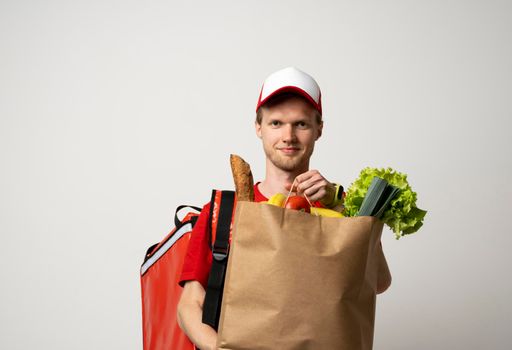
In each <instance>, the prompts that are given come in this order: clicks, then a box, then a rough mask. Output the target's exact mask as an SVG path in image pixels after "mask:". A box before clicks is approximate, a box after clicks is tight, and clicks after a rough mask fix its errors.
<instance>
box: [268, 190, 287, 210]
mask: <svg viewBox="0 0 512 350" xmlns="http://www.w3.org/2000/svg"><path fill="white" fill-rule="evenodd" d="M285 201H286V196H285V195H284V194H282V193H276V194H275V195H273V196H272V197H270V198H269V199H268V204H272V205H275V206H277V207H281V208H282V207H283V206H284V202H285Z"/></svg>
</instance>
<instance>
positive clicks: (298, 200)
mask: <svg viewBox="0 0 512 350" xmlns="http://www.w3.org/2000/svg"><path fill="white" fill-rule="evenodd" d="M284 207H285V208H287V209H295V210H300V211H304V212H306V213H309V212H310V209H309V207H310V205H309V202H308V200H307V199H306V198H304V197H302V196H291V197H290V198H288V201H287V202H286V205H285V206H284Z"/></svg>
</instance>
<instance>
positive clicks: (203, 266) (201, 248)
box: [179, 184, 268, 289]
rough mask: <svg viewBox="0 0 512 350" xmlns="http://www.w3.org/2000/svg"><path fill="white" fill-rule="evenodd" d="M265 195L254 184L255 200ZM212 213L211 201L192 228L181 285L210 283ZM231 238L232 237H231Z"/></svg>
mask: <svg viewBox="0 0 512 350" xmlns="http://www.w3.org/2000/svg"><path fill="white" fill-rule="evenodd" d="M267 200H268V198H267V197H265V196H264V195H263V194H262V193H261V192H260V190H259V189H258V184H255V185H254V201H255V202H264V201H267ZM209 214H210V203H209V202H208V204H206V205H205V206H204V207H203V209H202V210H201V214H200V215H199V218H198V219H197V222H196V225H195V226H194V228H193V230H192V234H191V236H190V242H189V244H188V251H187V256H186V257H185V261H184V262H183V270H182V271H181V277H180V282H179V283H180V285H181V286H183V285H184V284H185V282H187V281H198V282H200V283H201V284H202V285H203V287H204V289H206V287H207V285H208V275H209V274H210V269H211V267H212V259H213V257H212V250H211V247H210V238H209V237H210V232H209V231H210V230H209V227H208V216H209ZM230 240H231V237H230Z"/></svg>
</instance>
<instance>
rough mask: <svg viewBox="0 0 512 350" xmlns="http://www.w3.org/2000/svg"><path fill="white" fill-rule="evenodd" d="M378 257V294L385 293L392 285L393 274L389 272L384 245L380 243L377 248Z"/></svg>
mask: <svg viewBox="0 0 512 350" xmlns="http://www.w3.org/2000/svg"><path fill="white" fill-rule="evenodd" d="M377 255H378V259H379V275H378V277H377V294H380V293H384V292H385V291H386V290H387V289H388V288H389V286H390V285H391V272H390V271H389V266H388V262H387V261H386V257H385V256H384V251H383V250H382V243H380V242H379V246H378V247H377Z"/></svg>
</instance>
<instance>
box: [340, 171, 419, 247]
mask: <svg viewBox="0 0 512 350" xmlns="http://www.w3.org/2000/svg"><path fill="white" fill-rule="evenodd" d="M375 176H378V177H380V178H381V179H384V180H386V181H387V182H388V183H389V184H390V185H393V186H395V187H398V188H399V189H400V192H399V193H398V195H396V197H394V198H393V199H392V200H391V202H390V204H389V206H388V207H387V209H386V210H385V211H384V213H383V214H382V216H381V220H382V221H383V222H384V223H385V224H386V225H388V226H389V227H390V228H391V230H393V232H394V233H395V237H396V239H399V238H400V237H402V236H404V235H408V234H412V233H415V232H417V231H418V230H419V229H420V227H421V226H422V225H423V219H424V218H425V215H426V214H427V212H426V211H425V210H422V209H419V208H418V207H416V198H417V195H416V192H414V191H413V190H412V188H411V186H410V185H409V183H408V182H407V175H406V174H402V173H399V172H397V171H395V170H393V169H392V168H385V169H384V168H381V169H378V168H370V167H367V168H364V169H363V170H361V173H360V174H359V177H358V178H357V179H356V181H354V183H353V184H352V185H350V187H349V188H348V190H347V195H346V197H345V211H344V215H345V216H356V215H357V214H358V212H359V209H360V208H361V204H362V203H363V200H364V197H365V196H366V193H367V192H368V188H369V187H370V184H371V183H372V180H373V178H374V177H375Z"/></svg>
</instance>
